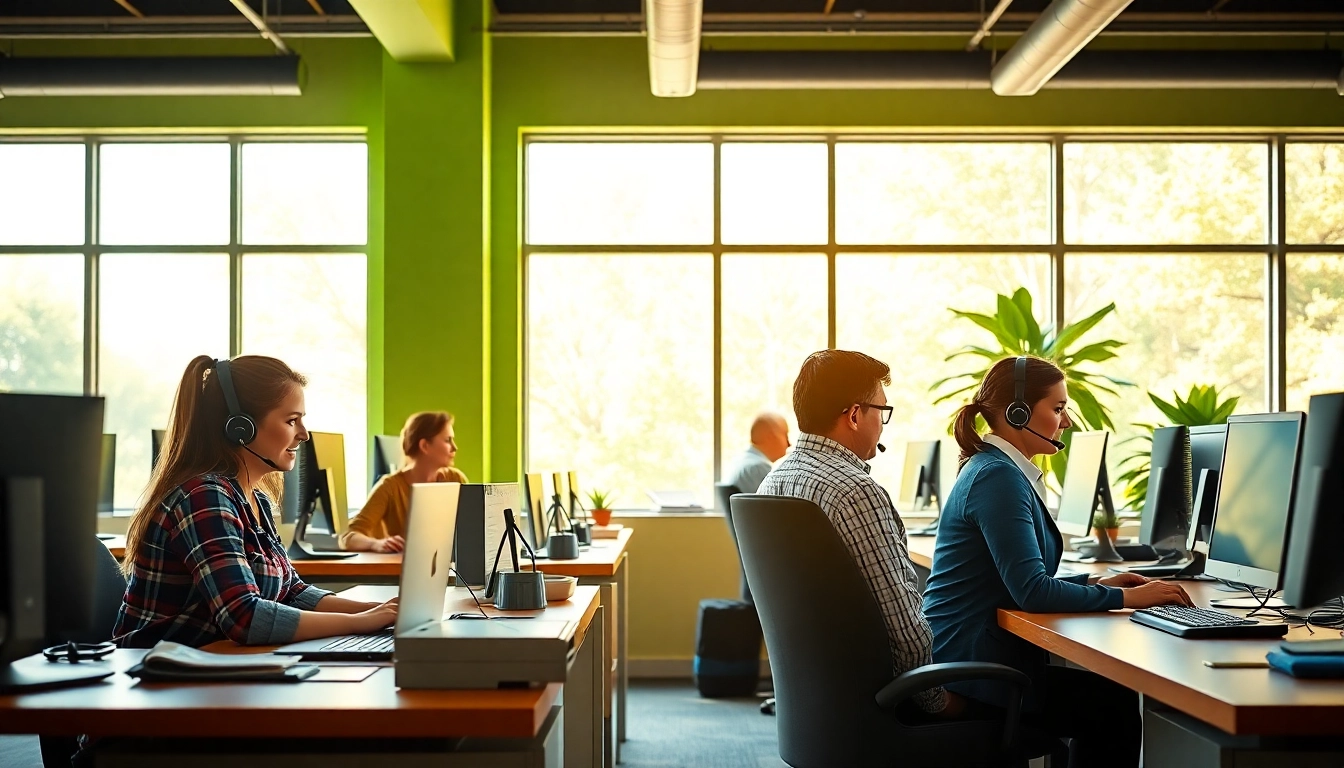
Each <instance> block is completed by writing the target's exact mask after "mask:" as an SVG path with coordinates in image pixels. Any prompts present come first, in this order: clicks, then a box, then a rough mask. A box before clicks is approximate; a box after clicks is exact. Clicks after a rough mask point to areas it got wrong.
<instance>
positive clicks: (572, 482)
mask: <svg viewBox="0 0 1344 768" xmlns="http://www.w3.org/2000/svg"><path fill="white" fill-rule="evenodd" d="M567 509H568V510H569V514H570V515H572V516H574V517H586V516H587V514H586V512H587V507H586V506H584V503H583V497H582V496H581V495H579V473H578V472H574V471H573V470H571V471H570V472H569V506H568V507H567Z"/></svg>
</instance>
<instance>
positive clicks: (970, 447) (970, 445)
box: [952, 400, 985, 467]
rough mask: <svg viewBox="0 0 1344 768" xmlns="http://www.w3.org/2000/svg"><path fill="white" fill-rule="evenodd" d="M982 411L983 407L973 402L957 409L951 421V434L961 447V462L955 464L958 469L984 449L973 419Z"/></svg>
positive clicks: (983, 442) (983, 443)
mask: <svg viewBox="0 0 1344 768" xmlns="http://www.w3.org/2000/svg"><path fill="white" fill-rule="evenodd" d="M982 410H983V406H981V405H980V403H977V402H975V401H974V400H972V401H971V402H969V403H967V404H965V405H963V406H961V408H958V409H957V415H956V417H955V418H954V419H953V421H952V434H953V436H954V437H956V439H957V445H959V446H961V460H960V461H958V462H957V466H958V467H960V466H961V465H963V464H965V463H966V462H967V461H969V460H970V458H971V457H972V456H974V455H975V454H977V453H979V452H980V451H983V450H984V449H985V441H984V440H981V439H980V433H979V432H977V431H976V429H975V417H976V416H979V415H980V413H981V411H982Z"/></svg>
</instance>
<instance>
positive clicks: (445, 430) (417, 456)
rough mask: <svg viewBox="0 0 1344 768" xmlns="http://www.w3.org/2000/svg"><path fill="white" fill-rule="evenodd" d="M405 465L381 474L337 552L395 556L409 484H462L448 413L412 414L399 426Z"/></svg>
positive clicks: (406, 509)
mask: <svg viewBox="0 0 1344 768" xmlns="http://www.w3.org/2000/svg"><path fill="white" fill-rule="evenodd" d="M401 450H402V452H403V453H404V454H406V462H405V465H404V466H402V468H401V469H398V470H397V471H396V472H393V473H391V474H389V475H385V476H383V477H382V478H381V479H380V480H379V481H378V484H377V485H375V486H373V491H372V492H370V493H369V500H368V501H366V502H364V508H363V509H361V510H359V514H358V515H357V516H355V519H354V520H351V521H350V529H349V530H348V531H346V532H345V533H344V534H342V535H341V548H342V549H348V550H352V551H360V550H362V551H366V552H400V551H402V550H403V549H404V548H405V547H406V539H405V536H406V515H407V513H408V512H409V510H410V507H411V484H412V483H465V482H467V476H466V475H464V474H462V471H461V470H459V469H458V468H457V467H454V466H453V457H454V456H456V455H457V443H456V442H455V441H454V440H453V417H452V414H449V413H444V412H443V411H423V412H421V413H415V414H411V417H410V418H408V419H406V426H404V427H402V428H401Z"/></svg>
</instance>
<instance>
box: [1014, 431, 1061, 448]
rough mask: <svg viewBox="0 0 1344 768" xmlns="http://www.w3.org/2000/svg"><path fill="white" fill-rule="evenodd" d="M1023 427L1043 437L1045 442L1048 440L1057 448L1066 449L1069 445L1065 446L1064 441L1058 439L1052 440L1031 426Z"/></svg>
mask: <svg viewBox="0 0 1344 768" xmlns="http://www.w3.org/2000/svg"><path fill="white" fill-rule="evenodd" d="M1023 429H1025V430H1027V431H1028V432H1030V433H1031V434H1033V435H1035V436H1037V437H1039V438H1041V439H1042V440H1044V441H1045V442H1047V443H1049V444H1051V445H1053V446H1055V448H1056V449H1057V450H1060V451H1062V450H1064V449H1065V448H1066V447H1067V446H1065V445H1064V444H1063V443H1061V442H1060V441H1058V440H1051V439H1050V438H1048V437H1046V436H1045V435H1042V434H1041V433H1040V432H1037V431H1036V430H1034V429H1032V428H1031V427H1023Z"/></svg>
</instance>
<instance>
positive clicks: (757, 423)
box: [723, 411, 791, 493]
mask: <svg viewBox="0 0 1344 768" xmlns="http://www.w3.org/2000/svg"><path fill="white" fill-rule="evenodd" d="M790 445H791V443H789V423H788V422H787V421H785V420H784V417H783V416H780V415H779V414H778V413H771V412H769V411H765V412H762V413H760V414H757V416H756V419H755V420H754V421H752V422H751V445H750V446H749V447H748V448H747V450H745V451H743V452H742V455H741V456H739V457H738V458H737V463H736V464H734V465H733V470H732V471H731V472H729V473H728V475H727V476H726V477H724V479H723V481H724V482H725V483H731V484H732V485H734V486H735V487H736V488H737V490H738V492H739V493H755V492H756V489H758V488H760V487H761V481H762V480H764V479H765V476H766V475H768V474H769V473H770V466H771V465H772V464H774V463H775V462H776V461H779V460H780V459H781V458H783V457H784V454H785V453H787V452H788V450H789V446H790Z"/></svg>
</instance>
